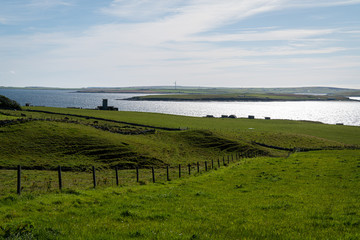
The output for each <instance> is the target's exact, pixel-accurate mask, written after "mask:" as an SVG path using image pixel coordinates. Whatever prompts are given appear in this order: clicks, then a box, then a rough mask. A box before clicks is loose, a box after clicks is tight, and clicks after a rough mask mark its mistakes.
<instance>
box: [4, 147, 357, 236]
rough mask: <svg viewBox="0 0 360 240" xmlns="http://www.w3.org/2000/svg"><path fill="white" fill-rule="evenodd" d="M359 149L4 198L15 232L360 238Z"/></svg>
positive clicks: (9, 229) (8, 226)
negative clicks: (182, 176) (181, 176)
mask: <svg viewBox="0 0 360 240" xmlns="http://www.w3.org/2000/svg"><path fill="white" fill-rule="evenodd" d="M358 153H359V151H351V150H343V151H321V152H310V153H298V154H294V155H291V156H290V157H289V158H268V157H262V158H252V159H244V160H242V161H241V162H240V163H239V164H234V165H231V166H230V167H229V168H223V169H220V170H217V171H211V172H208V173H205V174H202V175H199V176H197V177H191V178H186V179H181V180H176V181H171V182H169V183H166V184H163V183H160V184H149V185H142V186H130V187H119V188H117V187H109V188H105V189H102V190H101V189H98V190H78V191H74V190H72V191H69V190H67V191H64V192H63V193H49V194H41V195H37V194H35V193H33V194H31V193H29V194H24V195H22V196H19V197H18V196H15V195H9V196H6V197H3V198H2V199H1V200H0V203H1V207H0V219H1V222H2V224H1V230H0V233H1V235H0V236H2V237H3V238H9V239H31V238H35V239H358V238H359V237H360V232H359V225H360V210H359V209H360V201H359V197H360V196H359V190H358V189H359V187H360V184H359V178H360V173H359V166H360V158H359V155H358Z"/></svg>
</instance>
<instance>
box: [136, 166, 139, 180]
mask: <svg viewBox="0 0 360 240" xmlns="http://www.w3.org/2000/svg"><path fill="white" fill-rule="evenodd" d="M136 182H139V167H138V166H136Z"/></svg>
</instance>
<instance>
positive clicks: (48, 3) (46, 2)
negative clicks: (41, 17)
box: [27, 0, 73, 8]
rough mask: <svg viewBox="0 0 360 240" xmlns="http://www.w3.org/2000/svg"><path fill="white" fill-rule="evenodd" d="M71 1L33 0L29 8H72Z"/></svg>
mask: <svg viewBox="0 0 360 240" xmlns="http://www.w3.org/2000/svg"><path fill="white" fill-rule="evenodd" d="M72 5H73V4H72V3H71V2H70V1H63V0H31V1H29V3H28V4H27V6H28V7H34V8H53V7H57V6H72Z"/></svg>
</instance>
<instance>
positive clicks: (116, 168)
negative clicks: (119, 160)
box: [115, 167, 119, 186]
mask: <svg viewBox="0 0 360 240" xmlns="http://www.w3.org/2000/svg"><path fill="white" fill-rule="evenodd" d="M115 177H116V186H119V173H118V167H115Z"/></svg>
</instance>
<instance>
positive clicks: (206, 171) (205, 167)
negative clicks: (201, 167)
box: [205, 161, 207, 172]
mask: <svg viewBox="0 0 360 240" xmlns="http://www.w3.org/2000/svg"><path fill="white" fill-rule="evenodd" d="M205 172H207V161H205Z"/></svg>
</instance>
